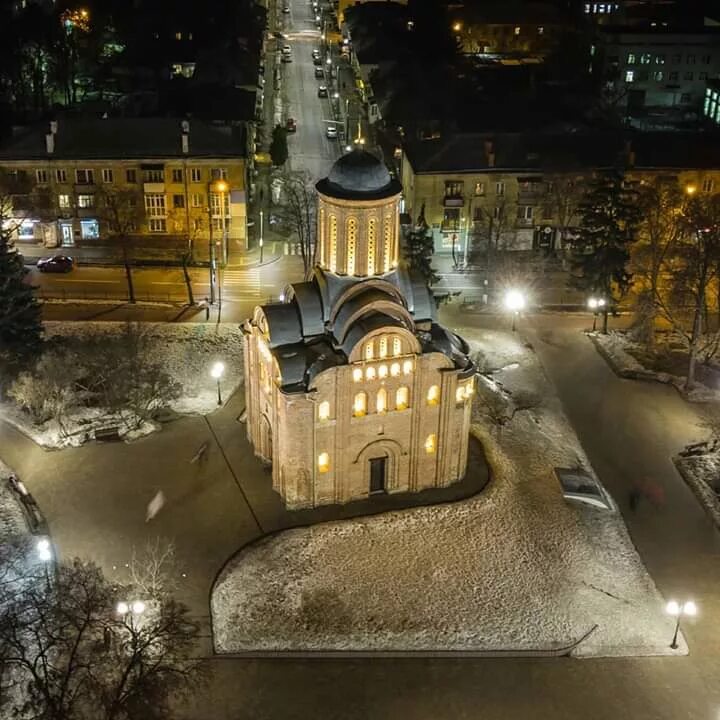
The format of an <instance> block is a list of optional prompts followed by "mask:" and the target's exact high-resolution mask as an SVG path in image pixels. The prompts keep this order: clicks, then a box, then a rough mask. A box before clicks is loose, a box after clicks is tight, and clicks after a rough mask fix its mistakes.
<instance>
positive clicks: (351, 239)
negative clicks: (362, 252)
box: [345, 218, 357, 275]
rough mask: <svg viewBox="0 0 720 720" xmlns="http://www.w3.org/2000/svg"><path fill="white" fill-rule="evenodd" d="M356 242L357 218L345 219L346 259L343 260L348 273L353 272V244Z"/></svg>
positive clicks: (352, 273)
mask: <svg viewBox="0 0 720 720" xmlns="http://www.w3.org/2000/svg"><path fill="white" fill-rule="evenodd" d="M356 243H357V220H356V219H355V218H349V219H348V221H347V245H346V247H347V260H346V262H345V266H346V272H347V274H348V275H354V274H355V246H356Z"/></svg>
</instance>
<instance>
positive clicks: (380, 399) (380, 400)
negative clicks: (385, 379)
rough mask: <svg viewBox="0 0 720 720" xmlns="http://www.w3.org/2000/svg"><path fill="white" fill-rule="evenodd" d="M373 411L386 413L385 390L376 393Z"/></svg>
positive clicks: (381, 389)
mask: <svg viewBox="0 0 720 720" xmlns="http://www.w3.org/2000/svg"><path fill="white" fill-rule="evenodd" d="M375 409H376V410H377V412H379V413H384V412H387V390H385V388H380V389H379V390H378V392H377V400H376V401H375Z"/></svg>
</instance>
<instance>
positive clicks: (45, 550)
mask: <svg viewBox="0 0 720 720" xmlns="http://www.w3.org/2000/svg"><path fill="white" fill-rule="evenodd" d="M35 551H36V552H37V555H38V559H39V560H40V562H41V563H42V564H43V571H44V572H45V584H46V585H47V589H48V591H49V590H50V567H49V566H50V563H51V562H52V559H53V551H52V547H51V545H50V541H49V540H48V539H47V538H40V539H39V540H38V541H37V543H36V544H35Z"/></svg>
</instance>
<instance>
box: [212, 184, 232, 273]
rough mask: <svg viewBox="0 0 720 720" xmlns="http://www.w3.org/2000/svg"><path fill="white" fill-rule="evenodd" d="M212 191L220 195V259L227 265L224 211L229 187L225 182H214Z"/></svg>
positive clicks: (225, 214) (225, 215)
mask: <svg viewBox="0 0 720 720" xmlns="http://www.w3.org/2000/svg"><path fill="white" fill-rule="evenodd" d="M212 187H213V190H215V192H217V193H219V195H220V218H221V222H222V226H221V227H222V258H223V264H227V252H228V243H227V222H226V221H227V213H226V210H225V197H226V195H227V192H228V190H229V189H230V186H229V185H228V184H227V182H226V181H225V180H216V181H215V182H214V183H213V186H212Z"/></svg>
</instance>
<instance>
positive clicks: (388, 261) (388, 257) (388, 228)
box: [383, 216, 393, 272]
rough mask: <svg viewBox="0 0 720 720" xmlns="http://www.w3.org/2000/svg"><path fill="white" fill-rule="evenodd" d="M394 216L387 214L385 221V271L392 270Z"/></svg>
mask: <svg viewBox="0 0 720 720" xmlns="http://www.w3.org/2000/svg"><path fill="white" fill-rule="evenodd" d="M391 223H392V218H391V217H390V216H386V217H385V220H384V222H383V236H384V237H383V271H384V272H390V266H391V265H392V261H393V257H392V247H391V240H392V225H391Z"/></svg>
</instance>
